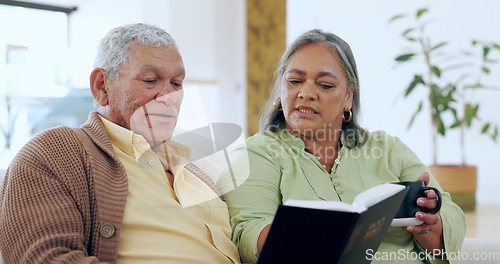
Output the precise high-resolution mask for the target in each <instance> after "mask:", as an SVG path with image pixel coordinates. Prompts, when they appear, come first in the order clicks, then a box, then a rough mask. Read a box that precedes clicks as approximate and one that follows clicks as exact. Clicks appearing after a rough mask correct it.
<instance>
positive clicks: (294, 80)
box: [288, 79, 301, 84]
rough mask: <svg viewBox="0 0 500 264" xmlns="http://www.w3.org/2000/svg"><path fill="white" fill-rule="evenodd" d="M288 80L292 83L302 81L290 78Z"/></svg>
mask: <svg viewBox="0 0 500 264" xmlns="http://www.w3.org/2000/svg"><path fill="white" fill-rule="evenodd" d="M288 82H289V83H291V84H299V83H301V81H300V80H297V79H288Z"/></svg>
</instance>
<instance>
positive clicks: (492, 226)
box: [465, 204, 500, 240]
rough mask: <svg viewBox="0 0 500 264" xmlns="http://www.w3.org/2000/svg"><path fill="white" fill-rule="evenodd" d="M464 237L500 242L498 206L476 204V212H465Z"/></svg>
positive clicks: (499, 213)
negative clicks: (465, 227) (465, 225)
mask: <svg viewBox="0 0 500 264" xmlns="http://www.w3.org/2000/svg"><path fill="white" fill-rule="evenodd" d="M465 217H466V218H467V232H466V234H465V237H471V238H484V239H497V240H500V205H488V204H478V205H476V210H475V211H471V212H465Z"/></svg>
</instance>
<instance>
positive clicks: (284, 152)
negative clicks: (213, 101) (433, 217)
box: [219, 129, 466, 263]
mask: <svg viewBox="0 0 500 264" xmlns="http://www.w3.org/2000/svg"><path fill="white" fill-rule="evenodd" d="M341 142H342V143H343V147H342V148H341V150H340V151H339V157H338V158H337V159H336V164H335V165H334V166H333V168H332V170H331V173H328V172H327V171H326V169H325V167H324V166H323V165H322V164H320V162H319V161H318V160H319V157H315V156H314V155H312V154H310V153H308V152H306V151H305V145H304V142H303V141H302V140H301V139H299V138H297V137H295V136H293V135H292V134H290V133H289V132H288V131H287V130H286V129H282V130H278V131H277V132H276V133H275V132H271V131H269V130H265V131H263V132H260V133H258V134H256V135H254V136H252V137H250V138H248V140H247V141H246V144H243V145H241V146H240V147H238V148H236V149H235V150H233V151H232V152H231V155H230V166H229V167H228V168H227V169H226V170H223V172H222V174H221V175H220V178H219V186H220V188H221V190H222V192H223V194H224V200H225V201H226V202H227V204H228V207H229V213H230V216H231V226H232V228H233V242H234V243H235V244H236V246H237V247H238V250H239V253H240V256H241V259H242V261H243V262H248V263H254V262H256V261H257V259H258V257H259V254H258V251H257V240H258V237H259V234H260V232H261V231H262V229H263V228H264V227H265V226H267V225H269V224H271V223H272V221H273V219H274V215H275V213H276V210H277V208H278V206H279V205H280V204H282V203H283V202H284V201H286V200H288V199H302V200H332V201H339V200H340V199H341V200H342V202H346V203H352V201H353V199H354V197H355V196H356V195H358V194H359V193H361V192H363V191H364V190H367V189H368V188H370V187H373V186H376V185H379V184H382V183H386V182H397V181H414V180H416V179H417V178H418V177H419V176H420V175H421V174H422V173H423V172H425V171H427V172H428V168H427V167H426V166H425V165H424V164H422V162H421V161H420V160H419V159H418V157H417V156H416V155H415V153H414V152H413V151H411V150H410V149H409V148H408V147H407V146H406V145H405V144H404V143H402V142H401V141H400V140H399V139H398V138H397V137H393V136H390V135H388V134H387V133H385V132H382V131H376V132H371V133H370V132H367V140H366V142H365V143H364V144H363V145H362V146H358V147H355V148H348V147H346V145H345V144H344V143H347V144H349V142H344V138H343V137H341ZM233 186H238V187H236V188H234V187H233ZM429 186H433V187H436V188H437V189H439V190H440V191H441V193H442V199H443V201H442V208H441V213H440V214H441V218H442V224H443V237H444V245H445V250H446V251H447V252H457V251H458V250H459V249H460V246H461V245H462V242H463V239H464V237H465V229H466V220H465V215H464V213H463V212H462V210H461V209H460V208H459V207H458V206H457V205H456V204H455V203H453V202H452V200H451V198H450V195H449V194H448V193H446V192H443V191H442V189H441V187H440V186H439V184H438V183H437V182H436V180H435V179H434V177H433V176H432V175H431V180H430V183H429ZM332 228H335V223H332ZM421 250H422V248H420V246H419V245H418V244H417V242H416V240H414V238H413V235H412V233H410V232H408V231H406V230H405V229H403V228H401V227H391V228H390V229H389V231H388V232H387V234H386V236H385V237H384V239H383V241H382V244H381V245H380V247H379V249H378V251H377V253H376V254H374V252H372V253H370V252H368V253H367V257H368V258H371V259H372V260H373V262H372V263H377V262H379V261H380V262H379V263H402V262H403V263H426V262H427V261H422V260H420V259H419V257H418V256H424V254H418V253H419V252H421ZM417 254H418V255H417ZM431 260H432V259H431ZM440 261H441V260H440V259H435V261H434V260H433V261H431V262H440Z"/></svg>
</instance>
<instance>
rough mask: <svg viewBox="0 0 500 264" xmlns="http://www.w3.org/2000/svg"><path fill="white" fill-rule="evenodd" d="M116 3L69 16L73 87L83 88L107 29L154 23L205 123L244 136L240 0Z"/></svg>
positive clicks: (99, 3)
mask: <svg viewBox="0 0 500 264" xmlns="http://www.w3.org/2000/svg"><path fill="white" fill-rule="evenodd" d="M117 3H118V2H116V1H111V0H85V1H82V3H81V5H80V6H79V8H78V11H77V12H75V13H74V14H73V15H72V18H71V39H72V41H71V50H72V54H73V57H72V61H73V62H74V63H73V64H72V72H73V73H74V74H73V76H74V77H73V78H74V79H73V85H74V86H75V87H87V86H88V74H89V73H90V70H91V69H92V67H91V66H92V64H93V59H94V57H95V51H96V48H95V47H97V43H98V41H99V39H100V38H102V37H103V36H104V35H105V34H106V33H107V32H108V31H109V30H110V29H111V28H113V27H116V26H119V25H123V24H128V23H135V22H145V23H151V24H156V25H158V26H160V27H162V28H164V29H166V30H167V32H169V33H170V34H171V35H172V37H173V38H174V39H175V40H176V41H177V45H178V47H179V50H180V52H181V54H182V56H183V60H184V65H185V67H186V72H187V74H186V79H187V82H186V83H185V87H186V89H190V88H192V87H196V88H197V90H198V92H199V95H200V97H201V100H202V103H203V107H202V108H204V109H205V111H206V113H204V114H202V116H204V117H205V118H206V121H207V122H231V123H235V124H238V125H240V126H241V127H242V128H243V131H246V122H244V120H245V114H246V111H245V109H246V99H245V94H246V89H245V62H244V56H245V34H244V26H245V10H244V6H245V2H244V0H237V1H234V0H183V1H176V0H164V1H163V0H142V1H140V0H125V1H120V2H119V4H117ZM82 73H83V74H82ZM186 105H187V104H186ZM186 107H187V106H186ZM181 113H182V111H181Z"/></svg>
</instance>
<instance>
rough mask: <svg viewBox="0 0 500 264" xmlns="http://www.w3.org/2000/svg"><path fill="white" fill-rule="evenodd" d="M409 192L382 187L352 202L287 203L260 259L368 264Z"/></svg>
mask: <svg viewBox="0 0 500 264" xmlns="http://www.w3.org/2000/svg"><path fill="white" fill-rule="evenodd" d="M407 191H408V190H407V189H406V187H405V186H402V185H397V184H390V183H386V184H382V185H378V186H375V187H372V188H370V189H368V190H366V191H364V192H362V193H360V194H358V195H357V196H356V197H355V199H354V201H353V203H352V204H347V203H343V202H337V201H303V200H288V201H286V202H285V203H284V204H283V205H280V206H279V207H278V211H277V212H276V215H275V218H274V221H273V224H272V226H271V229H270V231H269V234H268V236H267V239H266V242H265V244H264V248H263V249H262V252H261V254H260V257H259V261H258V263H259V264H267V263H370V261H369V260H368V259H367V253H366V252H367V250H373V251H372V252H376V250H377V249H378V247H379V246H380V243H381V242H382V239H383V238H384V236H385V233H386V232H387V229H389V226H390V225H391V222H392V219H393V218H394V216H395V215H396V212H397V211H398V209H399V207H400V205H401V202H402V201H403V198H404V197H405V195H406V192H407Z"/></svg>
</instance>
